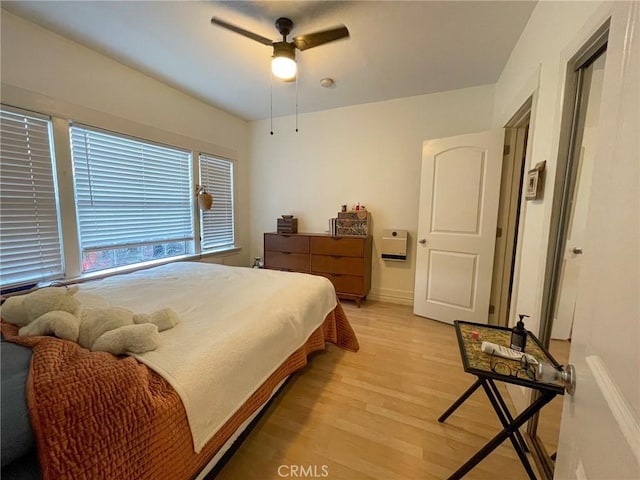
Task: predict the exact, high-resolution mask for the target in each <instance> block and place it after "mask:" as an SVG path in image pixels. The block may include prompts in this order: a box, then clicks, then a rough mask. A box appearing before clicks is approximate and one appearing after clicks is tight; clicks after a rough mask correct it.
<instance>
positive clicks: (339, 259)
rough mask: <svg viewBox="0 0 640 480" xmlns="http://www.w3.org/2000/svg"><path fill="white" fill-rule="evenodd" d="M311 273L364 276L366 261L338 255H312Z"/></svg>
mask: <svg viewBox="0 0 640 480" xmlns="http://www.w3.org/2000/svg"><path fill="white" fill-rule="evenodd" d="M311 271H312V272H314V273H315V272H319V273H341V274H347V275H364V260H363V259H362V258H356V257H343V256H338V255H311Z"/></svg>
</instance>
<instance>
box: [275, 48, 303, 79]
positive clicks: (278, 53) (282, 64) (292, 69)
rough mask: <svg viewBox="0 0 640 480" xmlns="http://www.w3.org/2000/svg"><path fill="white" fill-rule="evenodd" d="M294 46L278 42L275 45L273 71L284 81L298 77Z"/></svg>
mask: <svg viewBox="0 0 640 480" xmlns="http://www.w3.org/2000/svg"><path fill="white" fill-rule="evenodd" d="M293 49H294V47H293V45H292V44H288V43H286V42H277V43H275V44H274V45H273V60H271V71H272V72H273V74H274V75H275V76H276V77H278V78H280V79H282V80H293V79H294V78H295V77H296V72H297V66H296V56H295V52H294V50H293Z"/></svg>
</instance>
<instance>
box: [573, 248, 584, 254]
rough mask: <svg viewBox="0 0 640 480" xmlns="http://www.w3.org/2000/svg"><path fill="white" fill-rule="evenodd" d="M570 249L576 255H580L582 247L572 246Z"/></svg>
mask: <svg viewBox="0 0 640 480" xmlns="http://www.w3.org/2000/svg"><path fill="white" fill-rule="evenodd" d="M572 251H573V253H574V254H576V255H582V248H580V247H573V250H572Z"/></svg>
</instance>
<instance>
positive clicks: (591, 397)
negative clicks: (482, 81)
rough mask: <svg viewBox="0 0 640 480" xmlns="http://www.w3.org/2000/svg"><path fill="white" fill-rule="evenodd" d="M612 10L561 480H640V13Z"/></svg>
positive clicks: (629, 7) (631, 8) (617, 6)
mask: <svg viewBox="0 0 640 480" xmlns="http://www.w3.org/2000/svg"><path fill="white" fill-rule="evenodd" d="M611 8H612V9H613V17H612V19H611V29H610V33H609V39H608V47H607V62H606V66H605V80H604V85H603V94H602V95H603V96H602V104H601V117H600V125H601V129H600V132H599V136H598V139H599V141H598V146H597V154H596V162H595V167H594V174H593V186H592V189H591V195H590V207H589V214H588V219H587V228H586V240H585V244H584V254H583V258H582V268H581V272H580V282H579V288H578V295H577V300H576V312H575V324H574V328H573V335H572V341H571V345H572V346H571V354H570V362H571V363H573V364H574V365H575V367H576V371H577V388H576V393H575V396H573V397H570V396H566V397H565V399H564V410H563V417H562V426H561V430H560V442H559V446H558V457H557V458H558V459H557V465H556V471H555V476H554V477H555V478H557V479H590V480H594V479H614V478H615V479H638V478H640V424H639V421H640V420H639V419H640V145H639V143H640V142H639V140H638V132H640V118H639V117H640V108H639V105H640V38H639V37H640V3H639V2H614V3H613V4H612V6H611Z"/></svg>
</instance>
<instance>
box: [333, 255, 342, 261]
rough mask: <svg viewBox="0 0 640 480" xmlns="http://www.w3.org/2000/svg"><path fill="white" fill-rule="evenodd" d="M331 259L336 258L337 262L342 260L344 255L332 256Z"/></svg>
mask: <svg viewBox="0 0 640 480" xmlns="http://www.w3.org/2000/svg"><path fill="white" fill-rule="evenodd" d="M331 258H335V259H336V260H338V259H340V258H342V255H331Z"/></svg>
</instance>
